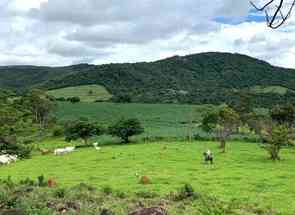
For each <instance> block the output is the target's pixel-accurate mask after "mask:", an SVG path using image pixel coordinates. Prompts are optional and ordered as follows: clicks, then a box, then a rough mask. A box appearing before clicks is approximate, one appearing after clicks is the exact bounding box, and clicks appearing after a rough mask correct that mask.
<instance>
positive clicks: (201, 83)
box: [0, 52, 295, 105]
mask: <svg viewBox="0 0 295 215" xmlns="http://www.w3.org/2000/svg"><path fill="white" fill-rule="evenodd" d="M86 84H100V85H103V86H105V87H106V88H107V90H108V91H110V93H111V94H113V95H114V96H120V95H123V96H128V97H130V98H131V100H132V101H133V102H150V103H170V102H173V103H197V104H200V103H221V102H231V101H234V100H237V99H238V98H239V96H240V94H241V93H243V94H245V93H247V94H248V95H249V96H250V97H251V98H252V101H253V102H254V103H255V104H263V105H269V104H275V103H282V102H293V101H295V70H292V69H285V68H279V67H274V66H272V65H270V64H268V63H266V62H264V61H261V60H257V59H255V58H251V57H249V56H245V55H240V54H230V53H213V52H210V53H201V54H194V55H188V56H183V57H181V56H175V57H171V58H168V59H164V60H160V61H155V62H150V63H146V62H143V63H134V64H130V63H126V64H107V65H88V64H81V65H74V66H68V67H34V66H9V67H0V88H8V89H15V90H17V91H19V92H23V91H24V90H27V89H30V88H36V87H38V88H44V89H56V88H62V87H67V86H77V85H86Z"/></svg>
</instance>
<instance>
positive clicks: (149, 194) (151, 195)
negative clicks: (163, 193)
mask: <svg viewBox="0 0 295 215" xmlns="http://www.w3.org/2000/svg"><path fill="white" fill-rule="evenodd" d="M136 196H137V197H139V198H144V199H152V198H156V197H158V194H157V193H155V192H149V191H140V192H137V193H136Z"/></svg>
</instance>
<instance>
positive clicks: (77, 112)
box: [56, 102, 212, 138]
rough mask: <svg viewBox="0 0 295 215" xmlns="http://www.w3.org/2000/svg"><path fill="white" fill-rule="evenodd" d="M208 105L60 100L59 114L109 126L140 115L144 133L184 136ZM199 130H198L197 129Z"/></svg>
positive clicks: (67, 117) (62, 117) (66, 117)
mask: <svg viewBox="0 0 295 215" xmlns="http://www.w3.org/2000/svg"><path fill="white" fill-rule="evenodd" d="M210 108H212V106H209V105H201V106H196V105H174V104H114V103H83V102H82V103H78V104H70V103H68V102H61V103H59V106H58V110H57V112H56V116H57V118H58V120H60V121H66V120H72V119H77V118H79V117H87V118H89V119H91V120H95V121H98V122H99V123H101V124H103V125H105V126H107V125H109V124H111V123H113V122H115V121H117V120H119V119H120V118H137V119H139V120H140V121H141V122H142V123H143V125H144V127H145V133H144V135H143V136H147V137H149V136H153V137H180V138H181V137H185V136H187V135H188V132H190V131H189V129H190V127H191V123H190V121H194V122H193V124H194V126H196V125H197V124H198V122H199V121H200V120H201V117H202V114H203V113H205V112H206V111H208V109H210ZM194 131H195V132H196V131H197V129H196V128H195V129H194Z"/></svg>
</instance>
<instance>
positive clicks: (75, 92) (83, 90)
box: [47, 85, 112, 102]
mask: <svg viewBox="0 0 295 215" xmlns="http://www.w3.org/2000/svg"><path fill="white" fill-rule="evenodd" d="M47 94H48V95H50V96H53V97H55V98H61V97H63V98H66V99H67V98H70V97H79V98H80V99H81V101H82V102H95V101H97V100H100V101H107V100H109V99H110V98H111V97H112V95H111V94H110V93H109V92H108V91H107V90H106V89H105V88H104V87H103V86H100V85H83V86H75V87H66V88H61V89H56V90H49V91H48V92H47Z"/></svg>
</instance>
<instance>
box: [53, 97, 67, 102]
mask: <svg viewBox="0 0 295 215" xmlns="http://www.w3.org/2000/svg"><path fill="white" fill-rule="evenodd" d="M55 100H56V101H59V102H65V101H66V98H64V97H59V98H56V99H55Z"/></svg>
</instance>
